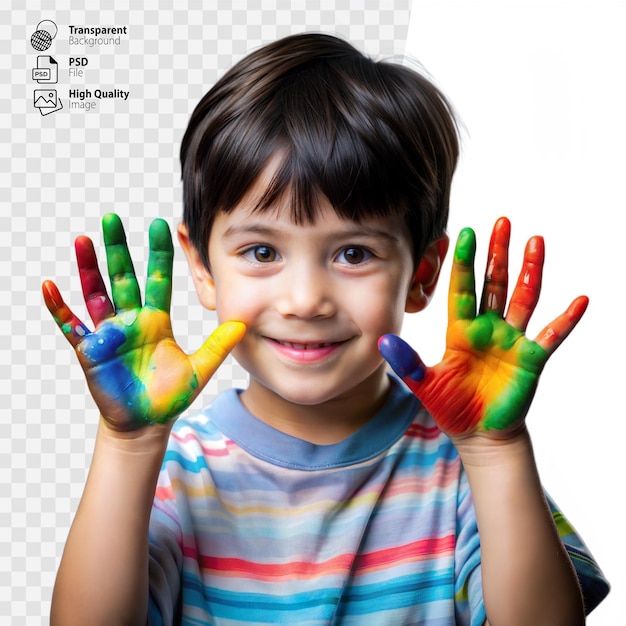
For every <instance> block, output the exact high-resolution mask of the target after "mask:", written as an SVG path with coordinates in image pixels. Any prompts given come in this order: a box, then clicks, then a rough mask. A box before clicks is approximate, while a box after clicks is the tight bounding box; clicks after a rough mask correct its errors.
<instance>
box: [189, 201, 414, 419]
mask: <svg viewBox="0 0 626 626" xmlns="http://www.w3.org/2000/svg"><path fill="white" fill-rule="evenodd" d="M253 191H254V190H253ZM248 197H249V198H250V202H243V203H242V204H241V205H240V206H239V207H237V208H236V209H235V210H233V211H232V212H230V213H220V214H219V215H218V216H217V217H216V219H215V221H214V223H213V227H212V231H211V237H210V241H209V261H210V273H209V272H208V271H207V270H206V269H205V268H204V267H203V266H202V264H201V262H200V261H199V260H198V259H197V255H195V256H196V260H195V261H194V260H193V257H194V255H193V254H192V255H191V257H190V262H191V265H192V273H193V275H194V280H195V283H196V287H197V288H198V292H199V294H200V298H201V301H202V303H203V304H204V305H205V306H206V307H208V308H211V309H212V308H215V309H216V310H217V313H218V318H219V320H220V322H223V321H227V320H240V321H242V322H245V324H246V325H247V328H248V330H247V333H246V336H245V337H244V339H243V341H242V342H241V343H240V344H239V345H238V346H237V347H236V348H235V350H234V352H233V354H234V355H235V357H236V358H237V360H238V361H239V362H240V364H241V365H242V366H243V367H244V368H245V369H246V370H247V371H248V372H249V374H250V387H249V389H248V390H246V392H245V393H244V401H245V402H246V404H247V405H248V406H249V407H250V408H251V407H255V408H256V410H257V412H259V411H267V412H268V413H270V412H272V411H274V412H280V409H281V407H282V408H284V407H285V406H287V405H299V406H303V405H305V406H309V407H313V406H321V405H325V404H327V403H333V406H337V402H338V401H339V402H340V401H341V400H345V401H346V403H345V407H346V410H350V407H353V406H356V405H359V404H361V405H362V403H361V402H357V403H356V405H355V403H354V400H355V395H356V394H357V393H358V396H359V400H362V401H364V402H365V405H366V406H376V404H377V402H378V401H379V400H380V398H381V396H382V394H383V393H384V391H386V388H387V379H386V374H385V365H384V361H383V359H382V357H381V356H380V353H379V351H378V346H377V342H378V339H379V337H380V336H381V335H383V334H385V333H399V332H400V328H401V325H402V319H403V316H404V312H405V310H407V308H408V309H409V310H416V308H418V307H416V306H415V302H414V301H413V304H411V302H412V300H411V294H412V293H413V292H414V288H413V283H414V280H413V279H414V274H415V270H414V262H413V258H412V245H411V241H410V236H409V233H408V232H407V229H406V227H405V224H404V221H403V219H402V218H401V217H391V218H369V219H366V220H363V221H362V222H360V223H358V222H353V221H349V220H345V219H342V218H340V217H339V216H338V215H337V214H336V213H335V211H334V210H333V209H332V207H331V206H329V205H328V206H324V205H322V206H321V207H320V210H319V213H318V215H317V218H316V221H315V222H314V223H312V224H301V225H299V224H294V222H293V221H292V219H291V216H290V212H289V209H288V207H287V208H286V209H285V208H281V209H278V210H276V211H267V212H256V213H255V212H253V211H252V210H251V209H252V207H253V206H254V199H255V196H254V195H252V194H249V196H248ZM256 197H258V196H256ZM183 230H184V227H183ZM181 241H182V242H183V246H184V247H185V248H186V249H187V248H188V246H186V245H185V242H184V237H182V238H181ZM187 253H188V255H189V250H188V249H187ZM407 302H408V305H407ZM419 308H421V307H419ZM369 394H371V396H372V397H371V398H368V397H367V396H368V395H369ZM368 402H369V404H367V403H368ZM260 407H263V408H260ZM259 417H261V418H263V417H264V416H260V415H259ZM265 417H267V416H265Z"/></svg>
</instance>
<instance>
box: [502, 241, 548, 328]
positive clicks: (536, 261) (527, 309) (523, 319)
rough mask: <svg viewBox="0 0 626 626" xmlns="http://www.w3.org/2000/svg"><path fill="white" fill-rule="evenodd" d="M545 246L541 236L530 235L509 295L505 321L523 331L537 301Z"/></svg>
mask: <svg viewBox="0 0 626 626" xmlns="http://www.w3.org/2000/svg"><path fill="white" fill-rule="evenodd" d="M544 258H545V246H544V242H543V238H542V237H531V238H530V239H529V240H528V243H527V244H526V249H525V250H524V261H523V264H522V270H521V272H520V275H519V278H518V279H517V284H516V285H515V289H514V291H513V295H512V296H511V302H510V303H509V309H508V311H507V313H506V321H507V323H509V324H510V325H511V326H513V328H517V329H518V330H521V331H525V330H526V327H527V326H528V322H529V321H530V318H531V316H532V314H533V312H534V310H535V307H536V306H537V302H539V294H540V293H541V278H542V275H543V261H544Z"/></svg>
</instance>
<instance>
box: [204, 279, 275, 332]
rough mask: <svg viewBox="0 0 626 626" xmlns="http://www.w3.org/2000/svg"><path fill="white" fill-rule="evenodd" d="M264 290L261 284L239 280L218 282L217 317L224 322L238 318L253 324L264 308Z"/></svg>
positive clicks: (245, 322)
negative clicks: (245, 282) (244, 282)
mask: <svg viewBox="0 0 626 626" xmlns="http://www.w3.org/2000/svg"><path fill="white" fill-rule="evenodd" d="M263 292H264V290H263V289H262V288H261V287H260V286H259V285H254V284H252V285H251V284H249V283H248V284H242V283H241V282H240V281H237V280H225V281H220V282H216V290H215V294H216V304H217V309H216V311H217V318H218V320H219V321H220V323H222V322H226V321H228V320H237V321H240V322H243V323H244V324H247V325H251V324H252V323H253V322H254V320H255V319H256V318H257V316H258V314H259V312H260V311H261V310H262V308H263V302H264V296H263Z"/></svg>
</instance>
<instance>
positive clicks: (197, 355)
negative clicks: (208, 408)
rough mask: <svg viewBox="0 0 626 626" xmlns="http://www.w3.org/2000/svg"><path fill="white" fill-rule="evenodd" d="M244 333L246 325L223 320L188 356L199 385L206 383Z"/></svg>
mask: <svg viewBox="0 0 626 626" xmlns="http://www.w3.org/2000/svg"><path fill="white" fill-rule="evenodd" d="M245 334H246V325H245V324H244V323H243V322H234V321H231V322H224V323H223V324H220V325H219V326H218V327H217V328H216V329H215V330H214V331H213V332H212V333H211V335H210V336H209V338H208V339H207V340H206V341H205V342H204V343H203V344H202V346H201V347H200V348H199V349H198V351H197V352H194V353H193V354H191V355H190V356H189V361H190V362H191V365H192V367H193V369H194V372H195V373H196V375H197V376H198V383H199V386H200V387H203V386H204V385H206V383H207V382H208V381H209V379H210V378H211V376H213V374H214V372H215V370H216V369H217V368H218V367H219V366H220V365H221V364H222V361H224V359H225V358H226V357H227V356H228V354H229V353H230V351H231V350H232V349H233V348H234V347H235V346H236V345H237V344H238V343H239V342H240V341H241V340H242V339H243V337H244V335H245Z"/></svg>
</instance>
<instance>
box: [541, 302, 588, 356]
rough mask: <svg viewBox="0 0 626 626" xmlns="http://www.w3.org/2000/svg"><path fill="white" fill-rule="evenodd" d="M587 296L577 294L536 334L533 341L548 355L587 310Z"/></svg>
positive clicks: (563, 339)
mask: <svg viewBox="0 0 626 626" xmlns="http://www.w3.org/2000/svg"><path fill="white" fill-rule="evenodd" d="M588 304H589V298H587V296H578V298H576V299H575V300H574V301H573V302H572V303H571V304H570V305H569V307H567V310H566V311H565V313H562V314H561V315H559V317H557V318H556V319H555V320H554V321H553V322H551V323H550V324H548V325H547V326H546V327H545V328H544V329H543V330H542V331H541V332H540V333H539V334H538V335H537V338H536V339H535V341H536V342H537V343H538V344H539V345H540V346H541V347H542V348H543V349H544V350H545V351H546V352H547V353H548V354H549V355H550V354H552V353H553V352H554V351H555V350H556V349H557V348H558V347H559V346H560V345H561V344H562V343H563V341H565V339H566V338H567V336H568V335H569V334H570V333H571V332H572V330H574V327H575V326H576V324H578V322H580V320H581V318H582V316H583V315H584V313H585V311H586V310H587V305H588Z"/></svg>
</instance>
